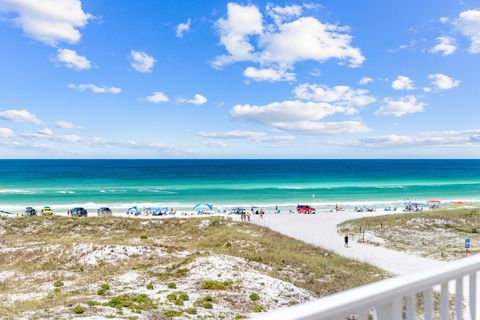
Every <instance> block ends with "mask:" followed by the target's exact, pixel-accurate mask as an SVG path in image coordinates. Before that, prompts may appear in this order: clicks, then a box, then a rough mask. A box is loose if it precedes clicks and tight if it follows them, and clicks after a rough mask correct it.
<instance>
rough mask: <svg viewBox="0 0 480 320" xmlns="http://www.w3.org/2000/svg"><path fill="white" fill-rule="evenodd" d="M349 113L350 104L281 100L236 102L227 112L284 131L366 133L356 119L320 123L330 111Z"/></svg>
mask: <svg viewBox="0 0 480 320" xmlns="http://www.w3.org/2000/svg"><path fill="white" fill-rule="evenodd" d="M341 113H344V114H351V113H352V108H351V107H343V106H340V105H333V104H329V103H325V102H313V101H307V102H305V101H300V100H293V101H282V102H273V103H270V104H267V105H262V106H256V105H248V104H246V105H236V106H235V107H233V109H232V110H231V111H230V114H231V116H232V117H234V118H238V119H243V120H248V121H252V122H256V123H262V124H267V125H271V126H273V127H274V128H277V129H280V130H284V131H294V132H295V131H296V132H304V133H311V134H334V133H354V132H357V133H359V132H367V131H369V129H368V128H367V127H366V126H365V125H364V124H363V123H362V122H360V121H340V122H323V121H320V120H322V119H324V118H325V117H328V116H332V115H334V114H341Z"/></svg>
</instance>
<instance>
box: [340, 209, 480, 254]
mask: <svg viewBox="0 0 480 320" xmlns="http://www.w3.org/2000/svg"><path fill="white" fill-rule="evenodd" d="M338 229H339V232H340V233H342V234H350V235H351V236H352V237H354V238H356V239H358V240H359V241H361V240H363V238H364V236H363V233H367V234H373V235H375V236H376V237H379V238H380V239H383V240H384V242H382V243H381V244H380V245H383V246H386V247H389V248H392V249H396V250H403V251H411V252H415V253H418V254H421V255H423V256H430V257H434V258H437V259H442V260H452V259H456V258H461V257H464V256H465V254H466V251H465V248H464V241H465V239H471V243H472V248H470V250H469V253H470V254H475V253H479V252H480V246H479V244H480V209H479V208H473V209H437V210H429V211H422V212H413V213H400V214H390V215H384V216H376V217H366V218H361V219H355V220H349V221H345V222H344V223H342V224H341V225H340V226H339V228H338ZM366 238H367V242H369V240H368V238H369V237H368V236H367V237H366ZM371 244H374V245H379V243H371Z"/></svg>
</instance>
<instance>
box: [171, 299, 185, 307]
mask: <svg viewBox="0 0 480 320" xmlns="http://www.w3.org/2000/svg"><path fill="white" fill-rule="evenodd" d="M173 304H174V305H176V306H183V300H180V299H177V300H175V302H174V303H173Z"/></svg>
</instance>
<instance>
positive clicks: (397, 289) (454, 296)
mask: <svg viewBox="0 0 480 320" xmlns="http://www.w3.org/2000/svg"><path fill="white" fill-rule="evenodd" d="M478 271H480V255H476V256H472V257H468V258H464V259H461V260H457V261H454V262H450V263H447V264H445V265H442V266H441V267H438V268H435V269H433V270H424V271H422V272H418V273H415V274H411V275H407V276H401V277H396V278H390V279H387V280H383V281H379V282H375V283H372V284H368V285H365V286H362V287H358V288H354V289H350V290H347V291H344V292H340V293H337V294H334V295H331V296H327V297H324V298H321V299H318V300H315V301H311V302H307V303H304V304H300V305H297V306H293V307H291V308H286V309H281V310H277V311H273V312H271V313H266V314H264V315H261V316H259V317H258V318H257V317H256V318H255V319H256V320H260V319H261V320H344V319H359V320H366V319H371V318H373V319H377V320H401V319H407V320H413V319H425V320H431V319H440V320H447V319H457V320H461V319H464V320H477V319H479V320H480V317H479V316H478V315H477V298H478V297H477V272H478ZM417 294H420V295H418V297H421V299H418V300H417Z"/></svg>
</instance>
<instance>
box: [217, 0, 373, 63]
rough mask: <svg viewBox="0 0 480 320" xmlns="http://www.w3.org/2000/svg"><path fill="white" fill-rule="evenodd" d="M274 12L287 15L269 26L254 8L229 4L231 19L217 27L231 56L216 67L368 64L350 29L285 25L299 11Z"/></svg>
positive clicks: (307, 20)
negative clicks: (238, 64)
mask: <svg viewBox="0 0 480 320" xmlns="http://www.w3.org/2000/svg"><path fill="white" fill-rule="evenodd" d="M271 8H277V13H276V15H277V16H278V15H279V14H280V12H283V13H282V14H281V17H283V18H280V20H278V21H277V22H278V23H277V24H276V25H268V24H267V25H265V24H264V21H263V15H262V14H261V12H260V11H259V9H258V7H256V6H254V5H246V6H242V5H239V4H236V3H229V4H228V6H227V9H228V13H227V17H226V18H221V19H219V20H218V21H217V24H216V27H217V29H218V31H219V33H220V43H221V44H222V45H223V46H224V47H225V49H226V50H227V52H228V54H226V55H221V56H217V57H216V58H215V60H214V62H213V66H215V67H223V66H225V65H227V64H230V63H235V62H238V61H252V62H257V63H261V64H262V65H274V66H276V67H277V68H278V67H283V68H291V67H293V65H294V64H295V63H296V62H300V61H305V60H314V61H318V62H323V61H326V60H329V59H339V60H340V61H342V62H345V61H347V62H348V63H349V64H350V66H352V67H355V66H359V65H360V64H362V63H363V61H364V60H365V58H364V57H363V55H362V54H361V52H360V50H359V49H358V48H354V47H352V46H351V45H350V42H351V36H350V35H349V34H348V33H347V32H348V30H349V29H348V27H343V26H338V25H334V24H324V23H322V22H320V21H319V20H317V19H316V18H313V17H300V18H298V19H296V20H293V21H290V22H283V19H284V18H285V15H286V13H285V12H287V11H288V12H290V13H291V14H289V16H290V17H295V16H296V15H297V14H298V13H299V12H298V11H297V12H296V13H295V10H296V9H293V10H292V9H291V8H292V7H290V6H289V7H284V8H283V9H280V7H271ZM286 8H288V9H286ZM272 10H273V9H272ZM282 10H286V11H282ZM252 36H258V41H252V39H251V37H252Z"/></svg>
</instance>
